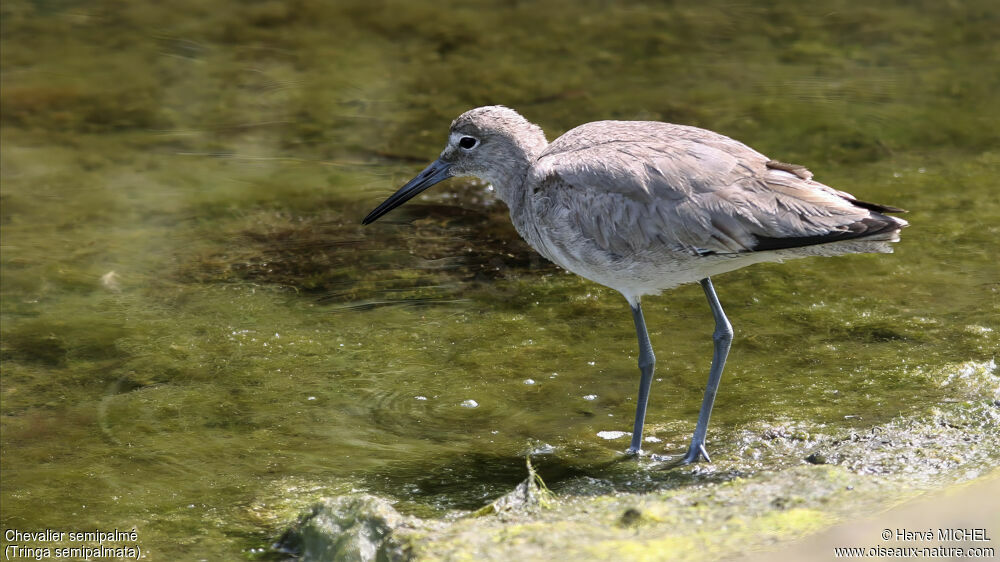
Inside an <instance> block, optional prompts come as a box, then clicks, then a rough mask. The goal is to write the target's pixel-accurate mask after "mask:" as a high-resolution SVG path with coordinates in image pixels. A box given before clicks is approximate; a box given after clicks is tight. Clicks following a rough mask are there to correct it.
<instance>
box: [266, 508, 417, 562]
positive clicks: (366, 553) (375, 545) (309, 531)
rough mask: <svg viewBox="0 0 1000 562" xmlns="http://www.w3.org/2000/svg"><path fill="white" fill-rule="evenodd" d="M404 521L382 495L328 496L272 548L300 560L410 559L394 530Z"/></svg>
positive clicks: (405, 520) (406, 549)
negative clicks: (378, 496) (377, 496)
mask: <svg viewBox="0 0 1000 562" xmlns="http://www.w3.org/2000/svg"><path fill="white" fill-rule="evenodd" d="M406 524H407V518H405V517H403V516H402V515H400V514H399V513H398V512H397V511H396V510H395V509H393V507H392V505H391V504H389V502H387V501H385V500H383V499H379V498H376V497H374V496H367V495H363V496H342V497H337V498H329V499H326V500H323V501H322V502H320V503H318V504H316V505H314V506H313V507H312V509H311V510H310V511H309V513H308V514H306V515H304V516H303V517H302V518H301V519H299V521H298V523H296V524H295V526H294V527H292V528H291V529H289V530H288V531H286V532H285V534H284V535H282V537H281V539H279V540H278V542H277V543H276V544H275V545H274V548H275V549H276V550H278V551H281V552H284V553H286V554H291V555H293V556H295V557H296V558H298V559H301V560H359V561H361V560H363V561H369V560H371V561H380V562H381V561H391V560H409V559H410V558H411V557H410V554H409V549H408V548H407V547H406V546H405V545H404V544H403V542H402V541H399V540H397V539H398V537H397V536H396V534H395V531H396V530H397V529H398V528H400V527H402V526H405V525H406Z"/></svg>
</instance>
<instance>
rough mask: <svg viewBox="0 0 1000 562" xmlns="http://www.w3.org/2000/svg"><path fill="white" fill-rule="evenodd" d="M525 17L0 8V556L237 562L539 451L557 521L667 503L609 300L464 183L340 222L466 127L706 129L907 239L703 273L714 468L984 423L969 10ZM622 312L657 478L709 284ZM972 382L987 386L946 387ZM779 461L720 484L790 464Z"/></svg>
mask: <svg viewBox="0 0 1000 562" xmlns="http://www.w3.org/2000/svg"><path fill="white" fill-rule="evenodd" d="M548 10H551V13H550V14H538V13H537V8H535V7H533V6H530V5H523V6H521V5H515V4H508V3H503V2H497V3H490V4H486V5H482V6H476V7H469V6H467V5H466V4H465V3H454V4H453V5H451V6H450V7H442V6H441V5H440V3H415V2H408V3H392V2H387V3H372V2H338V3H337V5H336V6H335V7H334V6H327V5H322V4H317V5H313V4H305V3H302V4H281V3H276V2H271V3H267V2H265V3H257V4H253V5H243V4H241V3H214V4H213V5H212V6H211V7H206V6H204V5H202V3H197V2H189V3H176V2H175V3H170V4H169V6H166V5H164V6H149V5H146V3H133V4H128V3H126V4H120V3H100V2H99V3H92V2H88V3H75V2H55V3H43V2H19V1H9V2H4V5H3V7H2V16H3V21H2V32H3V35H2V44H0V46H2V57H3V58H2V75H0V78H2V90H0V101H2V104H3V112H2V117H3V121H2V130H0V142H2V152H0V181H2V188H3V192H2V200H0V201H2V221H3V226H2V228H3V232H2V238H3V240H2V244H3V247H2V250H3V252H2V267H3V269H2V297H3V301H2V329H3V338H2V360H3V372H2V413H3V416H2V418H0V423H2V429H3V433H2V453H0V455H2V456H0V462H2V467H3V471H2V495H0V499H2V510H3V512H2V520H3V527H4V529H5V530H7V529H19V530H36V529H45V528H50V529H59V530H64V531H74V530H91V529H94V528H99V529H114V528H119V529H129V530H130V529H132V528H136V530H137V533H138V534H139V539H138V543H139V544H140V545H141V546H142V548H143V549H144V550H145V551H146V552H147V553H148V554H149V556H150V558H152V559H184V558H190V557H193V556H200V557H204V558H207V559H215V558H232V557H235V556H237V555H242V556H256V555H261V554H260V552H259V551H258V550H257V549H261V548H264V547H266V546H267V545H269V544H270V543H271V542H273V540H274V539H275V537H276V536H277V535H278V534H280V531H281V529H282V528H283V526H284V525H286V524H287V523H288V522H289V521H290V520H291V518H293V517H294V515H295V514H296V513H298V511H299V510H300V509H302V507H303V506H305V505H308V504H309V502H310V501H311V500H312V499H314V498H317V497H320V496H323V495H336V494H343V493H348V492H356V491H361V490H363V491H370V492H372V493H375V494H378V495H381V496H385V497H388V498H391V499H392V500H393V501H396V502H397V505H396V507H397V509H400V510H401V511H404V512H406V513H413V514H418V515H422V516H427V517H435V516H444V515H447V514H449V513H451V511H450V510H454V509H475V508H477V507H480V506H482V505H485V504H486V503H488V502H489V501H491V500H492V499H494V498H496V497H497V496H499V495H502V494H503V493H505V491H507V490H509V489H510V487H511V486H512V485H513V484H516V483H517V482H518V481H520V480H522V479H523V478H524V471H523V466H524V456H525V455H526V454H528V453H531V452H534V453H536V457H535V458H536V460H535V464H536V466H537V467H538V468H539V471H540V473H541V474H542V476H543V477H545V479H546V482H547V483H548V484H549V485H550V486H552V487H553V489H555V490H557V491H558V489H559V484H560V482H566V483H572V482H576V481H578V480H579V479H576V478H575V477H579V476H586V477H591V478H599V479H601V480H602V481H605V482H610V483H611V484H610V485H611V486H612V487H613V488H615V489H622V490H628V491H642V490H645V489H653V488H657V487H670V486H675V485H682V484H684V482H685V481H684V480H683V479H680V478H679V477H676V476H671V475H670V474H669V473H666V474H664V473H661V472H657V473H655V474H654V473H650V472H648V471H646V470H645V469H644V468H643V465H635V464H630V463H626V464H622V463H616V462H613V461H615V459H617V458H618V455H619V453H620V452H621V451H623V450H624V449H625V448H626V447H627V444H628V437H627V436H622V437H619V438H617V439H604V438H602V437H600V436H599V435H598V434H599V433H600V432H614V431H623V432H624V431H628V430H630V428H631V418H632V413H633V408H634V395H635V391H636V386H637V376H636V374H637V372H636V368H635V359H636V353H637V352H636V349H635V341H634V337H635V336H634V332H633V328H632V322H631V319H630V316H629V313H628V310H627V308H626V306H625V303H624V301H623V299H622V298H621V297H620V296H619V295H617V294H616V293H614V292H613V291H610V290H608V289H605V288H603V287H599V286H596V285H594V284H592V283H589V282H587V281H584V280H581V279H579V278H576V277H574V276H572V275H569V274H566V273H564V272H562V271H561V270H559V269H557V268H555V267H554V266H552V265H551V264H548V263H547V262H545V261H544V260H543V259H541V258H539V257H538V256H537V255H535V254H534V253H533V252H531V250H530V249H528V248H527V247H526V246H525V245H524V244H523V243H522V242H521V241H520V240H519V239H518V238H517V235H516V233H515V232H514V231H513V228H512V227H511V226H510V225H509V222H508V220H507V218H506V210H505V209H504V207H503V205H502V204H501V203H497V202H495V201H494V200H493V199H492V198H491V196H490V194H489V189H488V187H487V186H484V185H480V184H476V183H472V182H468V181H463V180H452V181H451V182H449V183H448V184H446V185H443V186H439V187H438V188H436V189H435V190H432V191H431V192H429V193H428V195H426V196H424V197H423V198H421V199H420V200H418V201H414V202H412V203H410V204H408V205H407V206H406V207H404V208H401V209H400V210H398V211H395V212H394V213H393V214H392V215H390V216H388V217H386V218H385V219H383V220H382V221H379V222H378V223H377V224H375V225H373V226H370V227H365V228H362V227H361V226H360V224H359V221H360V218H361V217H363V216H364V214H365V213H366V212H367V211H368V210H370V209H371V208H372V207H373V206H374V205H375V204H377V203H378V202H380V201H381V200H382V199H383V198H384V197H385V196H387V195H388V194H390V193H391V192H392V191H393V190H394V189H395V188H396V187H398V186H399V185H401V184H402V183H403V182H405V181H406V180H407V179H408V178H409V177H411V176H412V175H413V174H414V173H416V172H417V171H419V169H420V168H421V165H422V164H423V163H425V162H427V161H429V160H431V159H433V158H434V157H435V156H436V154H437V152H438V151H439V150H440V148H441V146H443V142H444V139H445V136H446V132H447V126H448V124H449V122H450V120H451V119H452V118H453V117H454V116H455V115H457V114H458V113H460V112H461V111H463V110H465V109H468V108H470V107H474V106H478V105H484V104H487V103H501V104H505V105H509V106H511V107H515V108H517V109H518V110H519V111H521V112H522V113H523V114H524V115H525V116H526V117H528V118H529V119H531V120H533V121H535V122H537V123H539V124H540V125H542V126H543V128H545V130H546V131H547V133H548V135H549V138H550V139H551V138H554V137H555V136H557V135H558V134H559V133H561V132H563V131H565V130H567V129H569V128H571V127H572V126H574V125H577V124H579V123H581V122H584V121H590V120H597V119H608V118H614V119H660V120H667V121H673V122H679V123H685V124H691V125H697V126H702V127H707V128H711V129H713V130H716V131H719V132H722V133H725V134H728V135H730V136H733V137H735V138H738V139H740V140H743V141H745V142H747V143H748V144H751V145H752V146H754V147H755V148H757V149H758V150H760V151H762V152H764V153H765V154H768V155H769V156H771V157H773V158H776V159H780V160H783V161H790V162H795V163H801V164H804V165H807V166H809V167H810V168H811V169H812V170H813V171H814V172H815V173H816V176H817V179H819V180H820V181H824V182H826V183H829V184H830V185H833V186H835V187H838V188H840V189H844V190H847V191H850V192H852V193H854V194H855V195H857V196H859V197H860V198H862V199H865V200H871V201H876V202H880V203H885V204H890V205H897V206H901V207H904V208H907V209H909V210H910V211H911V212H910V213H909V214H908V215H907V216H906V218H907V220H909V221H910V222H911V224H912V227H911V228H908V229H907V230H905V231H904V232H903V240H902V242H901V243H899V244H898V245H897V246H896V247H897V249H896V253H895V254H892V255H878V256H848V257H840V258H833V259H822V260H820V259H808V260H799V261H795V262H789V263H785V264H770V265H760V266H754V267H752V268H748V269H745V270H741V271H737V272H733V273H730V274H726V275H724V276H720V277H719V278H717V279H715V285H716V288H717V290H718V292H719V295H720V298H721V300H722V303H723V305H724V306H725V307H726V310H727V312H728V314H729V316H730V319H731V321H732V323H733V325H734V328H735V330H736V339H735V343H734V346H733V350H732V353H731V355H730V359H729V363H728V364H727V371H726V376H725V377H724V380H723V385H722V388H721V392H720V395H719V397H718V400H717V402H716V408H715V411H714V413H713V419H712V427H711V429H710V433H709V441H710V443H709V446H710V450H711V451H712V452H713V453H714V455H715V456H716V457H717V458H718V457H720V456H721V457H723V458H727V457H728V458H733V457H736V458H740V456H741V455H744V454H745V452H746V451H745V448H746V447H745V445H746V443H745V439H744V436H745V435H746V432H748V431H749V432H750V433H753V432H754V431H757V429H759V428H760V427H762V426H763V427H769V428H785V429H788V430H789V431H796V428H799V427H807V428H809V431H813V432H827V431H828V432H831V433H833V432H836V431H842V430H845V429H847V430H851V429H858V430H859V431H861V430H865V429H867V428H871V427H873V426H875V425H878V424H883V423H887V422H889V421H890V420H893V419H896V418H899V417H903V418H907V417H912V416H920V415H924V414H926V413H927V412H931V411H933V409H934V408H935V406H936V405H938V404H940V403H943V402H950V401H956V400H963V401H964V400H983V401H985V402H987V403H988V402H990V401H991V400H993V401H995V400H998V399H1000V396H998V394H1000V390H998V389H1000V383H997V372H996V367H995V364H992V366H990V365H991V363H990V362H991V361H993V360H995V357H996V349H997V348H998V347H1000V345H998V344H1000V335H998V333H1000V332H998V330H1000V321H998V319H1000V281H998V280H1000V265H998V264H997V261H996V254H997V252H996V247H997V245H996V241H997V238H998V235H1000V226H998V225H1000V198H998V197H997V195H996V193H997V192H996V189H997V186H996V179H995V178H996V177H997V173H998V172H1000V133H998V131H1000V112H997V110H996V108H997V107H998V106H1000V99H998V96H997V94H996V92H997V91H998V90H1000V76H998V75H997V74H996V73H992V72H987V71H985V70H984V67H986V66H988V65H987V61H990V60H995V59H996V57H997V56H998V55H1000V53H998V51H997V46H998V45H1000V41H998V40H1000V37H998V35H997V31H996V30H997V29H1000V10H997V9H996V7H995V6H994V3H993V2H988V1H983V2H967V3H963V4H962V5H961V6H952V5H943V4H939V3H926V4H925V5H914V4H911V3H900V4H899V5H888V4H887V5H879V6H874V5H856V4H851V3H834V4H832V5H831V4H829V3H826V4H824V5H822V6H814V7H809V8H802V7H801V6H799V5H798V3H791V2H788V3H782V2H779V3H777V4H774V5H772V6H771V7H768V8H764V7H754V6H752V5H732V4H722V3H712V2H708V3H701V4H699V6H697V7H691V8H683V7H651V6H644V5H640V4H635V5H629V6H622V7H612V6H610V5H605V4H603V3H596V2H595V3H591V4H587V5H581V4H579V3H566V4H564V5H560V4H551V5H549V8H548ZM556 13H558V14H559V15H558V16H557V17H552V14H556ZM644 308H645V310H646V315H647V318H646V319H647V324H648V326H649V328H650V332H651V333H650V335H651V338H652V342H653V345H654V348H655V350H656V354H657V358H658V364H657V368H658V371H657V380H656V382H655V384H654V386H653V395H652V398H651V402H650V410H649V414H648V417H647V428H648V429H647V435H649V436H651V437H654V438H656V439H658V441H653V442H649V443H648V445H649V447H648V449H649V450H650V451H652V452H657V453H665V454H675V453H678V452H681V451H682V450H683V448H684V446H685V445H686V442H687V440H688V439H689V436H690V432H691V431H692V430H693V425H694V421H695V419H696V417H697V409H698V406H699V404H700V400H701V392H702V390H703V386H704V382H705V377H706V375H707V370H708V365H709V362H710V358H711V345H712V343H711V337H710V334H711V330H712V325H711V315H710V312H709V310H708V307H707V305H706V304H705V302H704V296H703V295H702V293H701V291H700V289H699V288H698V287H697V286H687V287H682V288H679V289H676V290H674V291H671V292H670V293H668V294H666V295H663V296H661V297H657V298H647V299H646V301H645V305H644ZM963 366H964V368H965V369H967V370H968V372H969V373H972V375H969V376H970V377H973V376H974V378H975V380H974V381H973V382H970V383H968V384H967V385H965V386H962V385H959V384H957V383H956V384H951V383H948V384H945V383H946V382H947V381H948V380H949V379H948V377H950V376H952V374H953V373H956V372H957V373H962V372H964V371H962V370H961V368H963ZM991 393H992V394H991ZM470 401H474V404H475V406H474V407H470V406H472V405H473V402H470ZM783 430H784V429H783ZM983 431H995V427H993V428H990V429H984V430H983ZM758 433H759V432H758ZM603 435H605V436H611V435H612V434H603ZM755 435H756V434H755ZM751 446H752V444H751ZM772 457H773V456H772ZM772 457H766V458H765V460H763V461H756V460H754V457H753V456H752V455H750V456H747V457H746V458H747V460H746V462H745V463H744V464H743V465H742V466H741V467H740V468H739V471H740V474H751V473H754V472H757V471H767V470H777V469H779V468H780V467H781V466H784V465H786V464H788V463H795V462H799V459H797V458H792V459H781V458H777V459H775V458H772ZM986 458H988V459H993V461H996V460H1000V452H998V451H995V450H993V451H988V452H987V453H986ZM932 476H933V475H930V476H928V477H932ZM729 477H731V476H727V475H718V476H717V478H719V479H725V478H729ZM951 477H952V476H951V475H950V474H949V475H943V476H942V478H951ZM567 485H569V484H567ZM5 540H6V539H5Z"/></svg>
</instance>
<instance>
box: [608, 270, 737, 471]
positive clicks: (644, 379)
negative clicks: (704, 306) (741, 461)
mask: <svg viewBox="0 0 1000 562" xmlns="http://www.w3.org/2000/svg"><path fill="white" fill-rule="evenodd" d="M701 288H702V289H704V291H705V296H706V297H708V305H709V306H711V307H712V316H714V317H715V332H714V333H713V334H712V340H713V341H714V342H715V348H714V351H713V353H712V370H711V371H709V373H708V386H707V387H706V388H705V398H704V399H703V400H702V401H701V411H700V412H699V413H698V425H697V426H696V427H695V430H694V437H693V438H692V439H691V447H690V448H688V452H687V454H686V455H684V458H683V459H682V460H681V462H682V463H685V464H686V463H691V462H697V461H698V459H699V458H701V457H704V459H705V460H706V461H709V462H711V459H709V458H708V451H706V450H705V434H706V433H708V419H709V418H710V417H711V416H712V404H714V403H715V393H716V391H718V390H719V382H720V381H721V380H722V368H723V367H725V366H726V356H728V355H729V346H730V344H732V342H733V327H732V325H731V324H730V323H729V319H728V318H726V313H725V312H723V311H722V305H721V304H719V297H718V296H716V294H715V288H714V287H712V280H711V279H709V278H708V277H706V278H704V279H702V280H701ZM632 320H634V321H635V333H636V334H637V335H638V336H639V373H640V378H639V399H638V400H637V401H636V405H635V425H634V426H633V428H632V444H631V445H630V446H629V448H628V451H627V452H626V453H627V454H629V455H637V454H639V450H640V449H641V448H642V426H643V423H644V422H645V420H646V403H647V402H648V401H649V387H650V385H651V384H652V383H653V366H654V365H655V363H656V357H654V356H653V347H652V346H651V345H650V344H649V333H647V332H646V321H645V320H644V319H643V317H642V307H641V306H640V305H639V301H638V300H636V303H635V306H633V307H632Z"/></svg>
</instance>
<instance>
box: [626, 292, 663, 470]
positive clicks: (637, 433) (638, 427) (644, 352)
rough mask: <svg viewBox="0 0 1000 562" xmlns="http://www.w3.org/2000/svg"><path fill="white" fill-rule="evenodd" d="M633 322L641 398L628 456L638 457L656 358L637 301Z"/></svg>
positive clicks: (638, 401)
mask: <svg viewBox="0 0 1000 562" xmlns="http://www.w3.org/2000/svg"><path fill="white" fill-rule="evenodd" d="M629 304H631V303H629ZM632 320H634V321H635V333H636V334H637V335H638V336H639V374H640V377H639V398H638V400H637V401H636V405H635V425H634V426H633V428H632V444H631V445H630V446H629V448H628V451H626V454H629V455H638V454H639V453H640V451H641V449H642V425H643V423H644V422H645V420H646V402H648V401H649V387H650V385H652V383H653V366H654V365H655V364H656V357H655V356H654V355H653V346H651V345H650V344H649V333H648V332H646V321H645V320H644V319H643V318H642V307H641V306H640V305H639V300H638V299H636V301H635V305H634V306H632Z"/></svg>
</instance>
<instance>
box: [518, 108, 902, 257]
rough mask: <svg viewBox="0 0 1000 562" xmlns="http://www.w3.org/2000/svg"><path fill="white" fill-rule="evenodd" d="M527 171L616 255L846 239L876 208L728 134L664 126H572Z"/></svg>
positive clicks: (565, 214)
mask: <svg viewBox="0 0 1000 562" xmlns="http://www.w3.org/2000/svg"><path fill="white" fill-rule="evenodd" d="M534 170H535V172H534V176H533V177H532V178H531V179H529V181H530V182H531V184H532V185H533V190H534V192H535V194H536V195H538V196H541V197H543V198H548V199H547V204H548V205H549V206H550V207H551V208H552V209H554V210H556V211H557V212H561V213H560V214H561V218H562V220H567V221H572V222H575V223H576V224H575V225H574V226H575V227H576V228H577V229H578V232H581V233H582V234H583V235H584V236H585V237H587V238H590V239H592V240H595V241H596V242H597V243H598V244H599V245H601V246H603V247H605V248H606V249H608V250H609V251H613V252H616V253H622V252H630V251H631V252H634V251H638V250H642V249H644V248H650V247H651V246H654V245H657V246H658V245H665V246H667V247H669V248H670V249H671V250H674V251H685V252H689V253H695V254H704V253H732V252H746V251H754V250H762V249H776V248H777V247H792V246H796V245H808V244H815V243H820V242H823V241H833V240H835V239H844V238H854V237H858V236H863V235H864V234H863V233H859V232H858V231H859V229H861V230H864V229H866V228H873V227H871V225H868V226H865V225H861V224H860V223H861V222H862V221H864V219H866V217H870V216H871V212H870V211H869V209H872V207H877V206H873V205H870V204H869V207H868V208H865V207H863V206H859V205H858V204H856V200H855V199H854V197H853V196H851V195H850V194H848V193H844V192H841V191H837V190H834V189H832V188H830V187H828V186H825V185H823V184H821V183H819V182H815V181H812V179H811V177H812V174H811V173H809V172H808V170H805V168H802V167H800V166H793V165H790V164H783V163H781V162H776V161H771V160H769V159H768V158H767V157H766V156H764V155H762V154H760V153H758V152H757V151H755V150H753V149H751V148H750V147H748V146H746V145H744V144H742V143H740V142H737V141H735V140H733V139H730V138H728V137H725V136H723V135H719V134H717V133H713V132H711V131H707V130H704V129H697V128H694V127H685V126H681V125H671V124H667V123H653V122H649V123H630V122H615V121H605V122H598V123H590V124H587V125H584V126H581V127H578V128H576V129H574V130H572V131H570V132H568V133H566V134H565V135H563V136H562V137H559V138H558V139H556V140H555V141H554V142H553V143H552V144H551V145H549V147H548V148H547V149H546V151H545V152H543V153H542V155H541V156H540V157H539V159H538V161H537V162H536V165H535V168H534ZM862 205H865V204H863V203H862ZM883 210H892V209H888V208H885V209H883ZM826 237H832V238H830V239H825V238H826ZM774 240H784V241H785V242H784V243H777V244H776V243H774V242H773V241H774ZM791 240H799V241H800V242H803V243H792V242H790V241H791Z"/></svg>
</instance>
